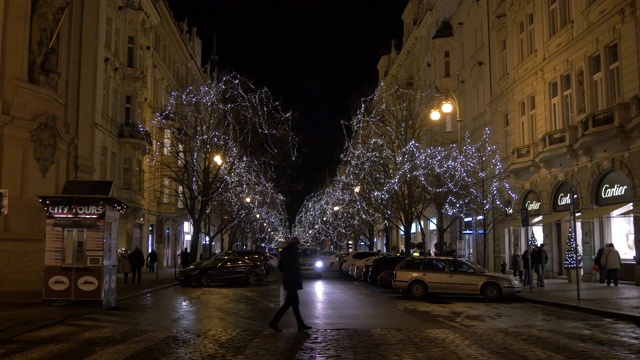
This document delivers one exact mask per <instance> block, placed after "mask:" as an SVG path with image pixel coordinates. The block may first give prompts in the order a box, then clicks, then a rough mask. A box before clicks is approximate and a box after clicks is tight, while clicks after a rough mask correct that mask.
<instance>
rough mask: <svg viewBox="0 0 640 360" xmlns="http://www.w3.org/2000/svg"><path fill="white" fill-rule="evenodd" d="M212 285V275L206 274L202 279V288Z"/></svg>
mask: <svg viewBox="0 0 640 360" xmlns="http://www.w3.org/2000/svg"><path fill="white" fill-rule="evenodd" d="M209 285H211V274H204V275H202V276H201V277H200V286H209Z"/></svg>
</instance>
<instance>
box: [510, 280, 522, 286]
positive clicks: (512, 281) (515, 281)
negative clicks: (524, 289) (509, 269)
mask: <svg viewBox="0 0 640 360" xmlns="http://www.w3.org/2000/svg"><path fill="white" fill-rule="evenodd" d="M511 284H513V285H514V286H520V279H512V280H511Z"/></svg>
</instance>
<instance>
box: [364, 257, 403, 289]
mask: <svg viewBox="0 0 640 360" xmlns="http://www.w3.org/2000/svg"><path fill="white" fill-rule="evenodd" d="M406 258H407V257H406V256H381V257H377V258H375V259H374V260H373V262H372V263H371V268H370V269H369V276H368V277H367V279H366V280H367V281H369V282H370V283H371V284H373V285H378V277H379V276H380V274H382V273H383V272H385V271H391V272H392V273H393V270H394V269H395V268H396V266H397V265H398V264H399V263H400V262H402V260H404V259H406Z"/></svg>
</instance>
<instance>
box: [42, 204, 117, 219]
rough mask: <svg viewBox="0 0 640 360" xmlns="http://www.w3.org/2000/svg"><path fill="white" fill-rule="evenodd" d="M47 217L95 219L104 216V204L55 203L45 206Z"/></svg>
mask: <svg viewBox="0 0 640 360" xmlns="http://www.w3.org/2000/svg"><path fill="white" fill-rule="evenodd" d="M46 209H47V217H48V218H50V219H52V218H53V219H57V218H84V219H87V218H89V219H97V218H101V217H103V216H104V212H105V206H104V204H103V203H102V202H96V203H89V204H68V203H67V204H55V205H49V206H47V208H46Z"/></svg>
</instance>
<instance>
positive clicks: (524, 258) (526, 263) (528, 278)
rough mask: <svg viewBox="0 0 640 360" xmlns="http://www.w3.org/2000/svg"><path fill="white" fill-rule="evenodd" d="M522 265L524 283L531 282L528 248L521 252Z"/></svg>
mask: <svg viewBox="0 0 640 360" xmlns="http://www.w3.org/2000/svg"><path fill="white" fill-rule="evenodd" d="M522 266H523V268H524V282H523V284H524V285H532V284H533V281H532V279H533V276H531V256H529V249H527V250H525V251H524V252H523V253H522Z"/></svg>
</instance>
